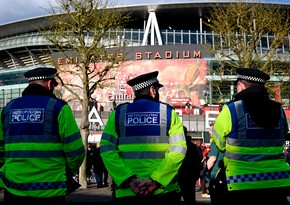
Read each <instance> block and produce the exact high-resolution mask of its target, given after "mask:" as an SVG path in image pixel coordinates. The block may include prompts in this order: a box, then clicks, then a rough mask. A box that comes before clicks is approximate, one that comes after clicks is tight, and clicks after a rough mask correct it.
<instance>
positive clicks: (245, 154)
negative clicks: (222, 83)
mask: <svg viewBox="0 0 290 205" xmlns="http://www.w3.org/2000/svg"><path fill="white" fill-rule="evenodd" d="M269 117H271V116H269ZM288 130H289V128H288V124H287V120H286V116H285V113H284V111H283V108H282V107H281V116H280V122H279V126H277V127H275V128H274V129H266V128H262V127H259V126H257V124H256V123H255V122H254V121H253V120H252V119H251V117H250V115H249V113H248V112H247V110H246V107H245V105H244V102H243V100H239V101H235V102H232V103H229V104H227V105H224V107H223V109H222V111H221V112H220V114H219V116H218V117H217V119H216V121H215V124H214V128H213V140H214V141H215V143H216V145H217V146H218V148H219V149H220V150H225V156H224V163H225V167H226V178H227V187H228V191H234V190H246V189H263V188H276V187H288V186H290V167H289V166H288V165H287V164H286V162H285V157H284V154H283V149H284V141H285V139H284V138H285V135H286V134H287V132H288Z"/></svg>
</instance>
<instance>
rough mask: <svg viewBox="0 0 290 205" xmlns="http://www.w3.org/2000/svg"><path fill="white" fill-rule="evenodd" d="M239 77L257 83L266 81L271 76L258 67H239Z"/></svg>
mask: <svg viewBox="0 0 290 205" xmlns="http://www.w3.org/2000/svg"><path fill="white" fill-rule="evenodd" d="M237 73H238V79H237V80H246V81H251V82H255V83H266V81H267V80H269V79H270V76H269V75H268V74H266V73H264V72H262V71H260V70H258V69H254V68H237Z"/></svg>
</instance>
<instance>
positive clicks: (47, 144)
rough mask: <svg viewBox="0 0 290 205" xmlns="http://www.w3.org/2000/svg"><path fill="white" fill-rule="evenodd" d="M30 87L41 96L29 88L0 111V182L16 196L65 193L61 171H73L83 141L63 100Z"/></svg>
mask: <svg viewBox="0 0 290 205" xmlns="http://www.w3.org/2000/svg"><path fill="white" fill-rule="evenodd" d="M31 87H37V86H36V85H33V86H31ZM36 89H37V90H40V91H41V93H42V95H36V94H33V92H32V93H31V94H28V95H25V96H23V97H21V98H18V99H15V100H13V101H11V102H9V103H8V104H7V105H6V106H5V107H4V108H3V110H1V112H0V116H1V118H0V163H1V169H0V186H1V187H4V188H5V189H6V190H8V191H9V192H10V193H12V194H14V195H17V196H25V197H36V198H47V197H56V196H65V195H66V194H67V183H66V181H67V177H66V171H70V172H71V174H75V173H76V172H77V171H78V169H79V167H80V165H81V164H82V162H83V159H84V157H85V149H84V145H83V142H82V138H81V136H80V132H79V128H78V125H77V124H76V121H75V118H74V116H73V114H72V111H71V109H70V107H69V105H68V104H67V103H65V102H64V101H62V100H59V99H56V98H55V97H53V96H49V95H44V94H45V92H47V91H46V89H45V88H44V87H42V86H40V85H39V86H38V87H37V88H34V89H32V90H36ZM28 90H30V89H29V88H28Z"/></svg>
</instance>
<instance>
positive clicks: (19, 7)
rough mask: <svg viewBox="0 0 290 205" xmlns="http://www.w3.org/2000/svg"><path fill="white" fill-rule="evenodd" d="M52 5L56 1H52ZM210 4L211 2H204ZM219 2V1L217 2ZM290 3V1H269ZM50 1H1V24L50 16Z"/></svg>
mask: <svg viewBox="0 0 290 205" xmlns="http://www.w3.org/2000/svg"><path fill="white" fill-rule="evenodd" d="M50 1H51V2H52V3H53V2H54V0H50ZM117 1H119V2H122V4H123V5H129V4H150V3H156V2H159V3H160V2H194V1H199V2H200V1H202V0H117ZM204 1H206V2H209V1H210V0H204ZM217 1H218V0H217ZM268 1H274V2H275V1H278V2H287V3H290V0H268ZM48 2H49V0H0V5H1V6H0V24H6V23H9V22H13V21H19V20H23V19H27V18H31V17H38V16H42V15H47V14H49V12H48V10H45V9H48V8H49V6H48Z"/></svg>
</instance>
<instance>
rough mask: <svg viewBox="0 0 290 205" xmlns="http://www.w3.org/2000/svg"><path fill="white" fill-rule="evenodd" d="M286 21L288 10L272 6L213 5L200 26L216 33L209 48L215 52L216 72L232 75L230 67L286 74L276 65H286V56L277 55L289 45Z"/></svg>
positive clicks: (286, 73) (242, 3)
mask: <svg viewBox="0 0 290 205" xmlns="http://www.w3.org/2000/svg"><path fill="white" fill-rule="evenodd" d="M289 20H290V19H289V13H288V11H287V10H286V9H283V7H282V6H279V5H276V4H269V3H260V2H259V1H256V2H253V1H251V2H247V1H243V0H241V1H238V2H233V3H229V4H226V5H225V4H219V3H218V4H217V5H215V6H213V8H211V10H210V11H209V16H208V17H207V21H206V22H204V23H205V24H206V25H207V26H208V27H209V28H210V30H212V31H213V33H215V34H217V35H215V36H214V38H215V42H217V43H215V44H214V45H213V46H211V47H209V49H210V50H211V51H213V52H214V53H216V57H217V59H218V62H219V65H220V66H219V69H220V71H221V72H226V73H229V74H234V72H233V70H232V69H233V68H238V67H244V68H258V69H260V70H262V71H265V72H267V73H268V74H270V75H276V74H277V73H279V74H280V75H281V74H282V75H288V67H285V66H277V65H279V63H277V62H287V61H288V62H289V54H288V53H287V52H285V53H286V54H285V53H284V54H282V52H281V50H282V49H285V47H284V46H285V45H289V43H288V42H287V41H288V38H289V31H290V21H289ZM266 37H269V38H268V39H269V41H267V38H266ZM284 43H285V44H284ZM262 47H263V48H265V47H266V48H267V49H262ZM287 50H289V48H288V49H287V47H286V49H285V51H287Z"/></svg>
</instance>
